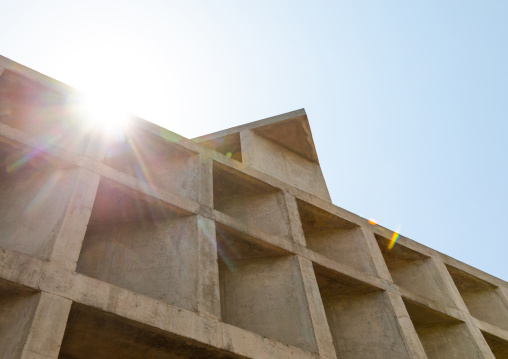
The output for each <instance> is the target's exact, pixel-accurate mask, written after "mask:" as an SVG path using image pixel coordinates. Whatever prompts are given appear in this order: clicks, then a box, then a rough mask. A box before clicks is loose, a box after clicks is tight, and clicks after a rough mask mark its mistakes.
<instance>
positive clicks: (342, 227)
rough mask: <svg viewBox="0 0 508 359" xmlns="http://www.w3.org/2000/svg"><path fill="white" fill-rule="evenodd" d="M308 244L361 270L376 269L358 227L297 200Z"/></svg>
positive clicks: (368, 271)
mask: <svg viewBox="0 0 508 359" xmlns="http://www.w3.org/2000/svg"><path fill="white" fill-rule="evenodd" d="M297 204H298V211H299V213H300V220H301V223H302V227H303V232H304V234H305V240H306V242H307V247H308V248H309V249H312V250H313V251H315V252H317V253H319V254H321V255H323V256H325V257H327V258H329V259H332V260H334V261H337V262H339V263H342V264H345V265H347V266H349V267H351V268H354V269H356V270H359V271H361V272H365V273H369V274H372V275H376V270H375V267H374V263H373V260H372V257H371V255H370V252H369V250H368V247H367V243H366V240H365V237H364V234H363V233H362V230H361V228H360V227H359V226H358V225H356V224H354V223H351V222H349V221H347V220H345V219H343V218H340V217H338V216H336V215H333V214H331V213H329V212H327V211H325V210H322V209H320V208H317V207H315V206H313V205H311V204H309V203H307V202H304V201H301V200H297Z"/></svg>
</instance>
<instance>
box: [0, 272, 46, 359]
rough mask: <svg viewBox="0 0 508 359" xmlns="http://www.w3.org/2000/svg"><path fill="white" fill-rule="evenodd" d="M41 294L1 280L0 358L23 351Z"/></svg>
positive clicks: (12, 356) (14, 356)
mask: <svg viewBox="0 0 508 359" xmlns="http://www.w3.org/2000/svg"><path fill="white" fill-rule="evenodd" d="M39 297H40V293H37V292H35V291H33V290H29V289H28V288H25V287H22V286H17V285H14V284H12V283H10V282H7V281H4V280H0V358H17V357H19V356H20V355H21V353H22V351H23V345H24V342H25V340H26V337H27V336H28V333H29V330H30V325H31V323H32V318H33V315H34V313H35V309H36V308H37V303H38V302H39Z"/></svg>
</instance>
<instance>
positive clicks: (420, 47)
mask: <svg viewBox="0 0 508 359" xmlns="http://www.w3.org/2000/svg"><path fill="white" fill-rule="evenodd" d="M0 1H1V4H0V5H1V9H2V10H1V11H0V34H1V35H0V54H2V55H4V56H7V57H9V58H11V59H13V60H15V61H17V62H20V63H22V64H24V65H27V66H29V67H31V68H33V69H35V70H37V71H39V72H42V73H44V74H46V75H49V76H51V77H54V78H56V79H58V80H60V81H62V82H65V83H68V84H70V85H72V86H74V87H76V88H78V89H82V90H85V91H92V92H95V93H98V94H100V95H101V96H105V97H107V98H110V99H111V101H112V102H114V103H117V104H118V106H122V107H124V108H126V109H128V110H129V111H131V112H133V113H135V114H138V115H140V116H142V117H144V118H145V119H147V120H149V121H152V122H155V123H158V124H160V125H162V126H164V127H167V128H168V129H170V130H172V131H174V132H177V133H179V134H181V135H184V136H186V137H194V136H198V135H201V134H205V133H209V132H213V131H217V130H220V129H224V128H228V127H232V126H235V125H239V124H243V123H246V122H250V121H254V120H258V119H261V118H265V117H269V116H273V115H277V114H280V113H284V112H287V111H291V110H294V109H298V108H302V107H304V108H305V109H306V110H307V114H308V116H309V120H310V124H311V128H312V131H313V134H314V141H315V143H316V146H317V150H318V155H319V157H320V161H321V165H322V168H323V171H324V175H325V178H326V180H327V183H328V187H329V190H330V193H331V196H332V199H333V202H334V203H335V204H336V205H338V206H340V207H343V208H345V209H347V210H350V211H352V212H354V213H357V214H359V215H361V216H363V217H367V218H371V217H372V218H375V219H376V220H377V221H378V223H380V224H381V225H384V226H385V227H388V228H390V229H393V230H396V229H398V228H400V231H401V233H402V234H403V235H406V236H408V237H409V238H412V239H414V240H416V241H418V242H421V243H423V244H425V245H427V246H429V247H431V248H434V249H437V250H439V251H441V252H443V253H445V254H448V255H450V256H452V257H454V258H457V259H459V260H461V261H464V262H466V263H468V264H470V265H472V266H475V267H478V268H479V269H481V270H484V271H486V272H488V273H490V274H493V275H496V276H499V277H501V278H502V279H505V280H508V265H507V264H506V259H507V258H508V234H507V223H508V211H507V209H508V204H507V202H508V188H507V187H508V186H507V184H508V160H507V155H508V140H507V137H508V21H507V19H508V2H507V1H505V0H504V1H472V0H462V1H452V0H449V1H430V0H427V1H418V2H417V1H374V0H372V1H361V0H360V1H359V0H356V1H333V2H332V1H329V2H328V1H307V2H302V1H286V2H283V1H238V0H236V1H179V2H176V1H175V2H172V1H152V0H144V1H136V2H134V1H119V0H118V1H91V0H88V1H81V2H78V1H56V0H53V1H50V0H48V1H22V0H18V1H6V0H0Z"/></svg>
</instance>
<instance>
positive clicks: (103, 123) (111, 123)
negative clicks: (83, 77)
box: [81, 96, 129, 136]
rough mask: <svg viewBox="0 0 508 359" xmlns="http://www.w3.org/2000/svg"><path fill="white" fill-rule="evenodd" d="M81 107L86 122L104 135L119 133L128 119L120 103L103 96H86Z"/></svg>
mask: <svg viewBox="0 0 508 359" xmlns="http://www.w3.org/2000/svg"><path fill="white" fill-rule="evenodd" d="M81 108H82V113H83V117H84V119H85V121H87V124H88V125H90V126H91V127H92V129H93V130H97V131H101V132H103V133H104V134H106V135H114V136H116V135H121V134H122V133H123V131H124V129H125V127H126V125H127V122H128V119H129V115H128V114H127V112H125V111H124V110H122V108H121V106H120V105H118V104H116V103H115V102H113V101H111V100H108V99H106V98H104V97H93V96H86V97H85V98H84V99H83V100H82V102H81Z"/></svg>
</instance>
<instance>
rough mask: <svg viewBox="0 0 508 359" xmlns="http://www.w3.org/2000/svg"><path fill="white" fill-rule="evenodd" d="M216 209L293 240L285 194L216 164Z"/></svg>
mask: <svg viewBox="0 0 508 359" xmlns="http://www.w3.org/2000/svg"><path fill="white" fill-rule="evenodd" d="M213 202H214V208H215V209H216V210H218V211H220V212H223V213H225V214H227V215H229V216H231V217H234V218H237V219H239V220H241V221H242V222H244V223H245V224H247V225H248V226H252V227H256V228H259V229H261V230H262V231H264V232H266V233H270V234H275V235H277V236H280V237H282V238H286V239H291V238H292V237H291V233H290V228H289V217H288V214H287V209H286V204H285V201H284V195H283V194H282V192H281V191H280V190H279V189H277V188H275V187H272V186H270V185H269V184H267V183H264V182H262V181H260V180H258V179H256V178H253V177H250V176H247V175H245V174H243V173H241V172H239V171H237V170H234V169H232V168H228V167H226V166H222V165H220V164H218V163H216V162H214V166H213Z"/></svg>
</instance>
